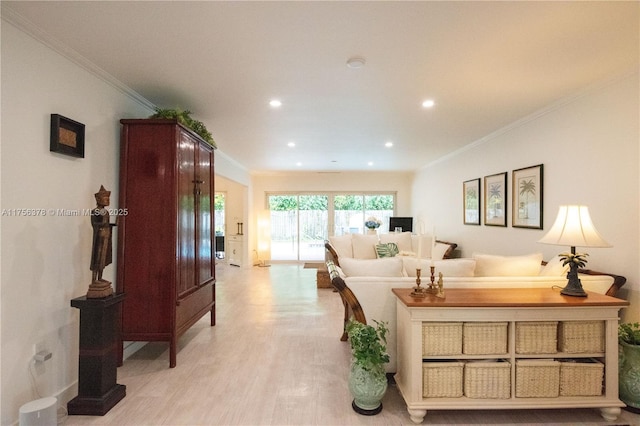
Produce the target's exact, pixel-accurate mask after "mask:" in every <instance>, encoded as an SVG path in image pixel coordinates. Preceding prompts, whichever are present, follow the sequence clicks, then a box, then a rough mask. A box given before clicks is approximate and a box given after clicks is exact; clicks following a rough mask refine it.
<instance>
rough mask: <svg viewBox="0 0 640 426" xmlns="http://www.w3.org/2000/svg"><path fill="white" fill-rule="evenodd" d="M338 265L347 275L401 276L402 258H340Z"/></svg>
mask: <svg viewBox="0 0 640 426" xmlns="http://www.w3.org/2000/svg"><path fill="white" fill-rule="evenodd" d="M340 267H341V268H342V272H344V274H345V275H346V276H347V277H402V276H403V274H402V258H401V257H398V256H396V257H384V258H381V259H349V258H346V259H340Z"/></svg>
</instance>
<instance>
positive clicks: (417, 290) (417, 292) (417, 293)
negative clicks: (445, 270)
mask: <svg viewBox="0 0 640 426" xmlns="http://www.w3.org/2000/svg"><path fill="white" fill-rule="evenodd" d="M420 272H421V270H420V268H417V269H416V286H415V287H413V291H412V292H411V296H412V297H426V296H427V289H426V288H424V287H420Z"/></svg>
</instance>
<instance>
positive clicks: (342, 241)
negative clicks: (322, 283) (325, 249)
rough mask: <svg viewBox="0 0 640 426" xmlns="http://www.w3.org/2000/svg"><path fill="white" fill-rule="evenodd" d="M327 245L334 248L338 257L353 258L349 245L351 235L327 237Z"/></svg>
mask: <svg viewBox="0 0 640 426" xmlns="http://www.w3.org/2000/svg"><path fill="white" fill-rule="evenodd" d="M329 244H331V246H332V247H333V248H334V250H335V251H336V253H338V257H339V258H340V259H342V258H343V257H353V248H352V245H351V234H345V235H338V236H331V237H329Z"/></svg>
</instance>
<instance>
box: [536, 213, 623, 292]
mask: <svg viewBox="0 0 640 426" xmlns="http://www.w3.org/2000/svg"><path fill="white" fill-rule="evenodd" d="M538 242H539V243H543V244H554V245H560V246H570V247H571V255H570V256H569V255H568V254H564V253H563V254H562V256H563V258H562V259H563V260H565V264H566V263H569V265H570V269H569V273H568V274H567V278H568V282H567V286H566V287H565V288H563V289H562V291H561V292H560V293H561V294H564V295H566V296H581V297H586V296H587V293H586V292H585V291H584V289H583V288H582V283H581V282H580V278H578V264H581V266H583V265H584V263H586V260H584V257H583V256H586V254H581V255H577V256H576V246H579V247H611V244H609V243H608V242H606V241H605V240H604V238H602V237H601V236H600V234H599V233H598V231H597V230H596V228H595V226H593V222H592V221H591V216H590V215H589V208H588V207H587V206H560V209H559V210H558V217H556V221H555V223H554V224H553V226H552V227H551V230H549V232H547V235H545V236H544V237H542V239H541V240H539V241H538Z"/></svg>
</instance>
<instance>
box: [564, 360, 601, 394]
mask: <svg viewBox="0 0 640 426" xmlns="http://www.w3.org/2000/svg"><path fill="white" fill-rule="evenodd" d="M603 379H604V364H602V363H601V362H599V361H598V360H596V359H593V358H589V359H581V360H562V361H561V362H560V395H561V396H598V395H602V389H603V387H602V381H603Z"/></svg>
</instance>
